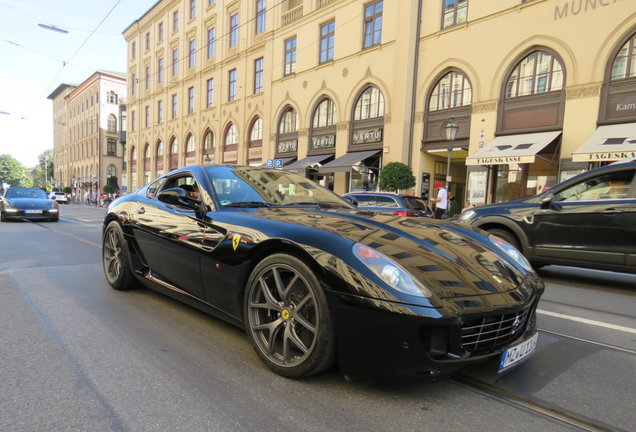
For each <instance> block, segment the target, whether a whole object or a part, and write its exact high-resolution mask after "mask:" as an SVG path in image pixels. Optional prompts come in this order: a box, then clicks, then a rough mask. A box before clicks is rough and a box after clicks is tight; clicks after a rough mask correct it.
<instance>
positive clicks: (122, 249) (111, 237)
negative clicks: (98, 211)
mask: <svg viewBox="0 0 636 432" xmlns="http://www.w3.org/2000/svg"><path fill="white" fill-rule="evenodd" d="M129 258H130V254H129V252H128V245H127V244H126V240H125V239H124V233H123V231H122V230H121V227H120V226H119V224H118V223H117V222H116V221H112V222H111V223H109V224H108V226H107V227H106V231H105V232H104V238H103V239H102V263H103V265H104V275H105V276H106V280H107V281H108V283H109V284H110V286H111V287H113V288H114V289H116V290H129V289H132V288H134V287H135V285H136V281H135V275H134V274H133V272H132V270H131V268H130V259H129Z"/></svg>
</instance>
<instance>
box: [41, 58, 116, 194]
mask: <svg viewBox="0 0 636 432" xmlns="http://www.w3.org/2000/svg"><path fill="white" fill-rule="evenodd" d="M126 92H127V90H126V76H125V74H121V73H117V72H106V71H97V72H95V73H94V74H92V75H91V76H90V77H89V78H88V79H86V80H85V81H84V82H82V83H81V84H79V85H69V84H61V85H59V86H58V88H57V89H55V90H54V91H53V93H51V94H50V95H49V96H48V98H49V99H51V100H52V101H53V133H54V140H53V154H54V156H53V157H54V177H55V180H56V185H57V186H59V187H67V186H70V187H72V188H74V189H75V190H76V193H80V191H81V190H95V191H99V192H101V191H102V188H103V186H104V185H105V184H110V185H111V186H113V187H115V188H119V186H120V183H121V182H122V177H123V174H124V164H123V161H124V147H123V146H122V145H121V144H122V139H123V140H124V141H125V135H122V134H121V132H122V131H125V128H124V126H123V125H124V124H125V123H124V121H125V119H123V118H122V115H123V116H125V110H124V111H123V113H122V106H123V104H124V103H125V97H126ZM124 108H125V106H124Z"/></svg>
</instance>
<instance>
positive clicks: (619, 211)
mask: <svg viewBox="0 0 636 432" xmlns="http://www.w3.org/2000/svg"><path fill="white" fill-rule="evenodd" d="M603 213H607V214H616V213H622V211H621V210H620V209H615V208H606V209H605V210H603Z"/></svg>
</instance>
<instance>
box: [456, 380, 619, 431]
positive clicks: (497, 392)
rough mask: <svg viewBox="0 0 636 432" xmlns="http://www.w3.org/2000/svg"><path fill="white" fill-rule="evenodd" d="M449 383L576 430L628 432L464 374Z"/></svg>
mask: <svg viewBox="0 0 636 432" xmlns="http://www.w3.org/2000/svg"><path fill="white" fill-rule="evenodd" d="M450 382H452V383H453V384H455V385H457V386H459V387H461V388H464V389H466V390H469V391H472V392H474V393H478V394H481V395H483V396H486V397H489V398H491V399H494V400H497V401H500V402H503V403H505V404H507V405H512V406H514V407H517V408H519V409H522V410H524V411H526V412H530V413H532V414H535V415H537V416H540V417H544V418H548V419H550V420H552V421H554V422H558V423H561V424H565V425H567V426H570V427H572V428H575V429H576V430H581V431H586V432H628V431H627V430H625V429H621V428H617V427H614V426H611V425H608V424H606V423H604V422H602V421H599V420H595V419H588V418H586V417H584V416H582V415H580V414H577V413H571V412H566V411H565V410H563V409H561V408H559V407H556V406H550V405H546V404H544V403H541V402H537V401H533V400H532V399H529V398H527V397H524V396H521V395H519V394H515V393H513V392H511V391H508V390H505V389H502V388H500V387H497V386H495V385H492V384H489V383H487V382H485V381H482V380H479V379H477V378H473V377H471V376H468V375H465V374H457V375H455V376H453V377H452V378H450Z"/></svg>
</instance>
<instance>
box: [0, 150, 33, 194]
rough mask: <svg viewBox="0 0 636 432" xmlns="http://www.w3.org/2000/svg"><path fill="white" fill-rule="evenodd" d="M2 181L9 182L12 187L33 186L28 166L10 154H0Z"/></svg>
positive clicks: (0, 175) (0, 179)
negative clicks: (25, 166)
mask: <svg viewBox="0 0 636 432" xmlns="http://www.w3.org/2000/svg"><path fill="white" fill-rule="evenodd" d="M0 183H8V184H9V185H11V186H12V187H17V186H24V187H31V186H32V182H31V179H30V178H29V177H28V175H27V170H26V168H24V166H22V164H21V163H20V162H18V161H17V160H16V159H15V158H13V157H12V156H10V155H8V154H3V155H0ZM0 186H1V185H0Z"/></svg>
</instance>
